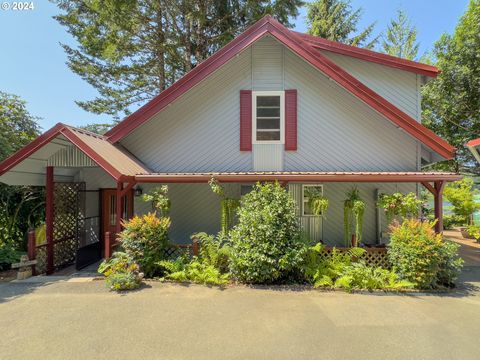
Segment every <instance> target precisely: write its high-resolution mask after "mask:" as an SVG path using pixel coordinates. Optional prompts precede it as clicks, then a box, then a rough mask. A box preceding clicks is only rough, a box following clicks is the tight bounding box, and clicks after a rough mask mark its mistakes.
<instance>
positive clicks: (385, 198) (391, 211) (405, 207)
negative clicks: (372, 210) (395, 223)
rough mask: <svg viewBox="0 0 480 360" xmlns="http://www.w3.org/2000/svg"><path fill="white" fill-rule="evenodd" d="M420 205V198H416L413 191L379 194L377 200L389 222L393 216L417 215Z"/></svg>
mask: <svg viewBox="0 0 480 360" xmlns="http://www.w3.org/2000/svg"><path fill="white" fill-rule="evenodd" d="M421 205H422V200H420V199H417V195H415V194H414V193H413V192H411V193H408V194H402V193H398V192H397V193H393V194H381V195H380V199H379V201H378V206H379V207H380V208H382V209H384V210H385V212H386V214H387V221H388V222H389V223H390V222H391V221H392V220H393V218H394V217H395V216H401V217H403V218H406V217H414V216H417V215H418V212H419V210H420V206H421Z"/></svg>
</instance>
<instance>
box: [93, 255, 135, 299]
mask: <svg viewBox="0 0 480 360" xmlns="http://www.w3.org/2000/svg"><path fill="white" fill-rule="evenodd" d="M98 272H99V273H101V274H103V275H105V277H106V284H107V287H108V288H110V289H111V290H116V291H120V290H132V289H137V288H139V287H140V285H141V283H142V279H143V274H142V273H140V272H139V266H138V265H137V264H136V263H135V262H134V261H133V259H132V258H131V257H130V256H129V255H127V254H126V253H124V252H116V253H114V254H113V256H112V258H111V259H108V260H104V261H103V262H102V263H101V264H100V266H99V267H98Z"/></svg>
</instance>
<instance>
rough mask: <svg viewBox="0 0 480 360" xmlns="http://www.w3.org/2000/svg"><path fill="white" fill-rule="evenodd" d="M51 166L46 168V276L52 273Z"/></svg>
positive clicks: (52, 200) (52, 212)
mask: <svg viewBox="0 0 480 360" xmlns="http://www.w3.org/2000/svg"><path fill="white" fill-rule="evenodd" d="M53 169H54V168H53V166H47V176H46V184H45V185H46V201H45V227H46V237H47V274H52V273H53V272H54V245H53V241H54V239H53V225H54V224H53V221H54V203H53V202H54V186H55V184H54V173H53Z"/></svg>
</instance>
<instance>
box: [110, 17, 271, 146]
mask: <svg viewBox="0 0 480 360" xmlns="http://www.w3.org/2000/svg"><path fill="white" fill-rule="evenodd" d="M270 19H271V18H270V17H269V16H266V17H264V18H263V19H261V20H259V21H258V22H256V23H255V24H254V25H252V26H251V27H249V28H248V29H247V30H246V31H245V32H243V33H242V34H241V35H239V36H238V37H236V38H235V39H234V40H232V41H231V42H229V43H228V44H227V45H225V46H224V47H223V48H221V49H220V50H219V51H217V52H216V53H215V54H213V55H212V56H210V57H209V58H208V59H206V60H205V61H203V62H202V63H200V64H199V65H197V66H196V67H195V68H193V69H192V70H190V71H189V72H188V73H187V74H185V75H184V76H183V77H182V78H180V79H179V80H178V81H176V82H175V83H174V84H173V85H172V86H170V87H168V88H167V89H165V90H164V91H162V92H161V93H160V94H158V95H157V96H156V97H154V98H153V99H152V100H150V101H149V102H148V103H146V104H145V105H143V106H142V107H141V108H139V109H138V110H137V111H135V112H134V113H133V114H131V115H129V116H127V117H126V118H125V119H124V120H123V121H122V122H120V123H119V124H118V125H117V126H115V127H113V128H112V129H110V131H108V132H107V133H106V134H105V136H107V137H108V139H109V141H110V142H117V141H119V140H120V139H122V138H123V137H125V136H127V135H128V134H129V133H130V132H131V131H132V130H133V129H135V128H136V127H137V126H139V125H141V124H143V123H144V122H145V121H147V120H149V119H150V118H151V117H152V116H154V115H155V114H156V113H158V112H159V111H160V110H162V109H163V108H165V107H166V106H167V105H168V104H170V103H172V102H173V101H174V100H175V99H177V98H178V97H180V96H181V95H183V94H184V93H186V92H187V91H188V90H190V89H191V88H192V87H194V86H195V85H197V84H198V83H199V82H200V81H202V80H203V79H205V78H206V77H207V76H208V75H210V74H211V73H213V72H215V71H216V70H218V69H219V68H220V67H221V66H222V65H224V64H225V63H227V62H228V61H229V60H230V59H232V58H233V57H234V56H236V55H237V54H239V53H240V52H241V51H242V50H244V49H246V48H247V47H248V46H249V45H250V44H252V43H254V42H255V41H256V40H257V39H259V38H261V37H262V36H263V35H264V34H265V33H267V28H266V27H265V25H266V24H267V23H268V22H269V21H270Z"/></svg>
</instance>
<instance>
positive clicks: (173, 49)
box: [52, 0, 303, 119]
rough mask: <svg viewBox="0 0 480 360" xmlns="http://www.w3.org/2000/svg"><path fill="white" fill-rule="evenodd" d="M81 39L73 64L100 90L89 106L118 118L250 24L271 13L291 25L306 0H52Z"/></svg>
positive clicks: (71, 52) (68, 50) (70, 59)
mask: <svg viewBox="0 0 480 360" xmlns="http://www.w3.org/2000/svg"><path fill="white" fill-rule="evenodd" d="M52 1H53V2H55V3H56V4H57V5H58V7H59V9H60V10H61V14H60V15H58V16H55V19H56V20H58V21H59V23H60V24H61V25H63V26H65V28H66V29H67V31H68V32H69V33H70V34H71V35H72V36H73V37H74V38H75V39H76V40H77V42H78V46H77V47H72V46H69V45H66V44H63V45H62V46H63V48H64V49H65V51H66V53H67V57H68V62H67V64H68V66H69V67H70V69H71V70H72V71H73V72H75V73H76V74H78V75H79V76H81V77H82V78H83V79H84V80H85V81H87V82H88V83H89V84H90V85H92V86H93V87H94V88H95V89H96V90H97V91H98V93H99V95H98V97H97V98H95V99H93V100H88V101H77V104H78V105H79V106H80V107H82V108H83V109H85V110H87V111H90V112H93V113H97V114H110V115H113V116H114V117H115V118H116V119H118V118H119V117H121V116H122V115H127V114H128V113H129V112H130V111H132V110H135V108H136V107H137V106H139V105H142V104H144V103H145V102H146V101H148V100H150V99H152V98H153V97H154V96H156V95H158V94H159V93H160V92H161V91H163V90H164V89H166V88H167V87H168V86H170V85H171V84H172V83H174V82H175V81H176V80H177V79H178V78H179V77H181V76H182V75H183V74H185V73H186V72H187V71H189V70H191V69H192V68H193V67H195V66H196V65H197V64H198V63H200V62H201V61H203V60H205V59H206V58H207V57H208V56H210V55H211V54H213V53H214V52H215V51H217V50H218V49H219V48H221V47H222V46H223V45H225V44H226V43H227V42H229V41H230V40H232V39H233V38H234V37H235V36H237V35H238V34H239V33H240V32H242V31H243V30H244V29H245V28H246V27H247V26H249V25H251V24H252V23H254V22H255V21H257V20H258V19H260V18H261V17H263V16H264V15H266V14H271V15H272V16H274V17H275V18H276V19H277V20H279V21H280V22H282V23H283V24H285V25H287V26H292V24H290V23H289V18H291V17H295V16H297V15H298V7H299V6H301V5H302V4H303V2H302V0H262V1H251V0H135V1H132V0H52Z"/></svg>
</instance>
